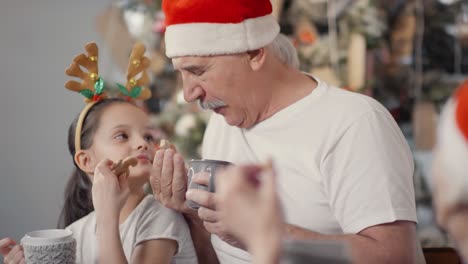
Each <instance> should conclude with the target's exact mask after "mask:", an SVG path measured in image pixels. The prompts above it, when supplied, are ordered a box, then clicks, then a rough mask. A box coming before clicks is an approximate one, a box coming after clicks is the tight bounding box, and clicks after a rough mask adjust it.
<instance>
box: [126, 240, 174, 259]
mask: <svg viewBox="0 0 468 264" xmlns="http://www.w3.org/2000/svg"><path fill="white" fill-rule="evenodd" d="M176 251H177V242H176V241H175V240H170V239H156V240H148V241H145V242H143V243H140V244H139V245H138V246H136V247H135V250H134V251H133V255H132V263H162V264H166V263H167V264H169V263H171V259H172V257H173V256H174V255H175V254H176Z"/></svg>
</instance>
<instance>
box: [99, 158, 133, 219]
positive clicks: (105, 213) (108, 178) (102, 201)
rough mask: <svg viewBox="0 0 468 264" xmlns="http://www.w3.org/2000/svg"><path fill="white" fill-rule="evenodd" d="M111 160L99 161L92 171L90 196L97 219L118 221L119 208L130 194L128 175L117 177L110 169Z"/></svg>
mask: <svg viewBox="0 0 468 264" xmlns="http://www.w3.org/2000/svg"><path fill="white" fill-rule="evenodd" d="M112 164H113V162H112V161H110V160H108V159H106V160H103V161H101V162H100V163H99V164H98V165H97V166H96V169H95V171H94V178H93V187H92V196H93V205H94V209H95V210H96V218H97V219H98V220H103V221H104V222H108V221H118V219H119V214H120V210H121V209H122V207H123V205H124V203H125V201H126V200H127V198H128V195H129V194H130V189H129V188H128V175H121V176H120V177H117V176H116V175H115V174H114V173H113V172H112V171H111V166H112Z"/></svg>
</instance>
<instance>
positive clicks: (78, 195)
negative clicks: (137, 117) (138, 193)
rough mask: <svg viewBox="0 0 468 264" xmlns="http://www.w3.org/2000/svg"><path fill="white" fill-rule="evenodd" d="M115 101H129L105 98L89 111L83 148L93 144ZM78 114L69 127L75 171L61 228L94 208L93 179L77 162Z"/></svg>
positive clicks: (65, 202)
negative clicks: (76, 133) (106, 110)
mask: <svg viewBox="0 0 468 264" xmlns="http://www.w3.org/2000/svg"><path fill="white" fill-rule="evenodd" d="M115 103H128V101H125V100H124V99H121V98H112V99H104V100H101V101H99V102H97V103H96V104H95V105H94V106H92V107H91V109H90V110H89V112H88V113H87V115H86V117H85V119H84V121H83V126H82V130H81V149H88V148H90V147H91V145H92V144H93V138H94V134H95V133H96V130H97V129H98V127H99V124H100V121H101V115H102V112H103V110H104V109H106V108H107V107H109V106H110V105H113V104H115ZM78 118H79V114H78V116H77V117H76V118H75V119H74V120H73V122H72V123H71V125H70V127H69V129H68V150H69V151H70V154H71V156H72V160H73V164H74V165H75V166H74V168H73V172H72V174H71V177H70V179H69V180H68V183H67V186H66V188H65V193H64V196H65V201H64V204H63V208H62V212H61V213H60V218H59V223H58V227H59V228H65V227H66V226H68V225H70V224H71V223H73V222H75V221H76V220H78V219H80V218H82V217H83V216H86V215H87V214H89V213H90V212H92V211H93V210H94V206H93V200H92V197H91V186H92V183H91V180H90V179H89V177H88V175H87V174H86V172H84V171H82V170H81V169H80V168H79V167H78V165H77V164H76V162H75V152H76V150H75V136H76V135H75V131H76V123H77V122H78Z"/></svg>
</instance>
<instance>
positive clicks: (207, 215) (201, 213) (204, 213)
mask: <svg viewBox="0 0 468 264" xmlns="http://www.w3.org/2000/svg"><path fill="white" fill-rule="evenodd" d="M198 217H199V218H200V219H201V220H203V221H205V222H210V223H216V222H219V218H220V217H219V213H218V212H216V211H214V210H211V209H208V208H205V207H200V208H199V209H198Z"/></svg>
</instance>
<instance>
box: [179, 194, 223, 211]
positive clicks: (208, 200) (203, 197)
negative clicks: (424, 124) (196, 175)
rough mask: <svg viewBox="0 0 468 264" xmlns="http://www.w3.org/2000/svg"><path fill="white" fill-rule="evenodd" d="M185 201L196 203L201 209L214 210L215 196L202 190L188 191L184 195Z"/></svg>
mask: <svg viewBox="0 0 468 264" xmlns="http://www.w3.org/2000/svg"><path fill="white" fill-rule="evenodd" d="M186 198H187V200H191V201H194V202H196V203H197V204H199V205H200V206H202V207H205V208H208V209H212V210H215V208H216V204H215V202H216V201H215V194H214V193H210V192H207V191H204V190H197V189H190V190H188V191H187V194H186Z"/></svg>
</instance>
